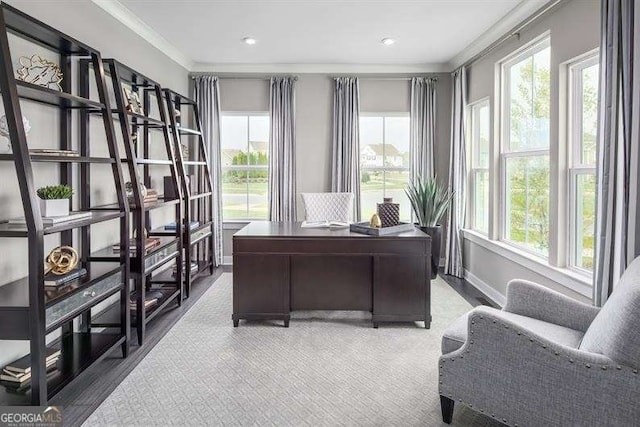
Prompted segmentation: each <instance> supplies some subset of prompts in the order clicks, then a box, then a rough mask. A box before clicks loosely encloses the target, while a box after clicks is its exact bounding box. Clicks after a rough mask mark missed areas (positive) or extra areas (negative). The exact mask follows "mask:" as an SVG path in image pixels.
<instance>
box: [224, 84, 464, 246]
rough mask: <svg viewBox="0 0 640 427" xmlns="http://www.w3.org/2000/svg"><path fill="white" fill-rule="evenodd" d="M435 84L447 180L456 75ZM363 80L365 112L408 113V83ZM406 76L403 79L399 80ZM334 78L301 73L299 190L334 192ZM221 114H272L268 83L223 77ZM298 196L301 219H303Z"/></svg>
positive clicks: (442, 172)
mask: <svg viewBox="0 0 640 427" xmlns="http://www.w3.org/2000/svg"><path fill="white" fill-rule="evenodd" d="M437 76H438V83H437V85H436V96H437V123H436V147H435V156H436V159H437V160H436V165H437V166H436V169H437V173H438V176H439V177H440V179H442V180H443V181H444V182H446V179H447V177H448V170H449V137H450V129H451V77H450V75H449V74H448V73H442V74H438V75H437ZM362 77H363V78H362V79H361V80H360V111H362V112H373V113H375V112H384V113H389V112H392V113H393V112H406V113H408V112H409V108H410V92H411V90H410V82H409V80H400V79H398V80H391V79H385V77H394V76H384V77H382V78H380V79H373V78H367V77H366V76H362ZM395 77H403V76H395ZM333 87H334V83H333V79H332V76H330V75H327V74H302V75H299V76H298V82H297V86H296V131H297V134H296V144H297V146H296V162H297V164H296V167H297V170H296V179H297V191H298V193H303V192H325V191H331V144H332V143H331V132H332V130H331V129H332V120H333V112H332V111H333ZM220 104H221V109H222V111H268V110H269V82H268V81H267V80H264V79H246V78H242V79H240V78H236V79H234V78H233V77H226V78H225V76H222V78H221V79H220ZM303 214H304V212H303V207H302V204H301V201H300V198H298V218H299V219H300V220H301V219H302V217H303ZM235 231H236V230H229V229H227V230H225V232H224V254H225V257H229V256H231V255H232V253H231V252H232V250H231V249H232V236H233V234H234V233H235Z"/></svg>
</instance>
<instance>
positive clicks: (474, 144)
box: [466, 96, 492, 236]
mask: <svg viewBox="0 0 640 427" xmlns="http://www.w3.org/2000/svg"><path fill="white" fill-rule="evenodd" d="M484 107H486V108H487V109H488V123H487V126H488V130H489V141H488V143H489V146H488V147H487V148H488V152H489V158H488V159H487V166H486V167H481V166H478V163H477V158H478V157H479V154H478V150H479V147H478V145H479V144H478V142H479V136H480V127H479V126H476V122H477V119H478V117H477V116H478V115H479V111H480V109H482V108H484ZM466 120H467V129H469V132H468V133H467V138H466V140H467V141H466V144H467V152H468V153H469V155H468V156H467V183H468V188H469V192H468V195H467V206H468V207H469V209H468V212H469V214H468V216H467V224H468V225H467V228H468V229H470V230H473V231H475V232H476V233H480V234H482V235H483V236H488V235H489V229H490V227H491V217H490V211H491V203H489V209H488V211H487V229H486V230H480V229H478V228H477V224H476V223H475V219H476V205H475V203H476V194H475V188H476V187H475V184H476V180H477V175H478V173H481V172H485V173H486V174H487V177H488V179H489V183H488V185H487V192H488V193H490V187H491V180H490V169H491V167H490V166H491V127H492V126H491V100H490V97H488V96H487V97H484V98H481V99H479V100H477V101H474V102H471V103H469V104H467V111H466ZM487 198H489V194H487Z"/></svg>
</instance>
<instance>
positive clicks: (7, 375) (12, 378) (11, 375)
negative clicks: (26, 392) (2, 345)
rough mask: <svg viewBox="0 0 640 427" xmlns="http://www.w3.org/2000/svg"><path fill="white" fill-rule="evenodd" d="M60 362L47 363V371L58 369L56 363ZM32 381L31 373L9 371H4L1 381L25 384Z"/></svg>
mask: <svg viewBox="0 0 640 427" xmlns="http://www.w3.org/2000/svg"><path fill="white" fill-rule="evenodd" d="M57 362H58V358H55V359H51V360H49V361H47V362H46V368H47V371H49V370H51V369H55V368H56V363H57ZM30 379H31V372H27V373H26V374H19V373H17V372H13V371H10V370H8V369H6V368H5V369H3V370H2V374H0V380H2V381H7V382H10V383H16V384H23V383H24V382H25V381H29V380H30Z"/></svg>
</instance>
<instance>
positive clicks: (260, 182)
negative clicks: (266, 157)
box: [246, 169, 269, 219]
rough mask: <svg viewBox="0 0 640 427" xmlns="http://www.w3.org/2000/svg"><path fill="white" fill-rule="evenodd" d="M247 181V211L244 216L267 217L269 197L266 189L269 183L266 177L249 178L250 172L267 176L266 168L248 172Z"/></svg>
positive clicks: (250, 217) (251, 217) (253, 217)
mask: <svg viewBox="0 0 640 427" xmlns="http://www.w3.org/2000/svg"><path fill="white" fill-rule="evenodd" d="M249 174H250V177H249V183H248V185H247V188H248V191H247V193H248V194H247V199H248V212H247V216H246V218H249V219H266V218H268V217H269V215H268V212H267V211H268V208H269V199H268V196H267V191H268V187H269V184H268V183H267V178H251V174H259V175H260V176H264V177H266V176H267V169H262V170H259V171H251V172H249Z"/></svg>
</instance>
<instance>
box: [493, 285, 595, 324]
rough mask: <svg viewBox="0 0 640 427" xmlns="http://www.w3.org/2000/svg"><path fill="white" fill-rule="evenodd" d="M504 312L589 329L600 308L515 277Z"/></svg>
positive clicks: (508, 291) (509, 286) (509, 289)
mask: <svg viewBox="0 0 640 427" xmlns="http://www.w3.org/2000/svg"><path fill="white" fill-rule="evenodd" d="M504 311H508V312H510V313H515V314H520V315H522V316H526V317H533V318H534V319H538V320H543V321H545V322H549V323H555V324H556V325H560V326H564V327H566V328H570V329H575V330H577V331H582V332H586V330H587V329H588V328H589V325H591V322H593V319H594V318H595V317H596V315H597V314H598V312H599V309H598V308H596V307H593V306H591V305H588V304H584V303H581V302H579V301H576V300H574V299H573V298H569V297H568V296H565V295H562V294H561V293H559V292H556V291H553V290H551V289H549V288H546V287H544V286H540V285H538V284H536V283H532V282H528V281H526V280H519V279H516V280H512V281H511V282H509V284H508V285H507V303H506V304H505V306H504Z"/></svg>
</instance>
